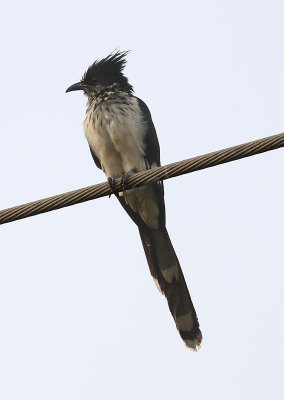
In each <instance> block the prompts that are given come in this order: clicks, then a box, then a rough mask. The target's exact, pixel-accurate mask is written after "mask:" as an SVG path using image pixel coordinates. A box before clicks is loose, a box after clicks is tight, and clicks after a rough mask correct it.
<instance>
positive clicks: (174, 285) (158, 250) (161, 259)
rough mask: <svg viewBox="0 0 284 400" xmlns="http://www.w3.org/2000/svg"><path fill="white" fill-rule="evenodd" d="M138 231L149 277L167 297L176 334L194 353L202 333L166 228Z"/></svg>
mask: <svg viewBox="0 0 284 400" xmlns="http://www.w3.org/2000/svg"><path fill="white" fill-rule="evenodd" d="M139 232H140V236H141V240H142V243H143V247H144V251H145V254H146V258H147V261H148V265H149V268H150V272H151V275H152V277H153V278H154V281H155V283H156V285H157V286H158V288H159V290H160V291H161V292H162V293H163V294H164V295H165V296H166V298H167V301H168V305H169V309H170V311H171V313H172V316H173V318H174V320H175V323H176V327H177V329H178V331H179V334H180V336H181V338H182V339H183V340H184V342H185V344H186V346H187V347H189V348H191V349H192V350H197V349H198V348H199V346H200V343H201V340H202V333H201V331H200V329H199V323H198V319H197V315H196V312H195V309H194V306H193V304H192V301H191V298H190V295H189V292H188V288H187V286H186V282H185V279H184V276H183V273H182V270H181V267H180V264H179V261H178V258H177V256H176V253H175V251H174V248H173V245H172V243H171V240H170V237H169V235H168V232H167V229H166V228H162V229H159V230H151V231H147V232H145V231H144V230H143V231H142V230H141V229H140V230H139Z"/></svg>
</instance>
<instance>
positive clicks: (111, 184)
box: [107, 176, 115, 198]
mask: <svg viewBox="0 0 284 400" xmlns="http://www.w3.org/2000/svg"><path fill="white" fill-rule="evenodd" d="M107 181H108V185H109V187H110V189H111V191H112V193H111V194H110V195H109V196H108V197H109V198H110V196H111V195H112V194H115V193H114V188H115V178H114V177H113V176H110V177H109V178H107Z"/></svg>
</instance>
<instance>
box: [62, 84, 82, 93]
mask: <svg viewBox="0 0 284 400" xmlns="http://www.w3.org/2000/svg"><path fill="white" fill-rule="evenodd" d="M74 90H83V85H82V82H77V83H74V85H71V86H69V88H68V89H67V90H66V92H65V93H68V92H73V91H74Z"/></svg>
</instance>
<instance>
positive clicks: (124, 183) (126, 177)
mask: <svg viewBox="0 0 284 400" xmlns="http://www.w3.org/2000/svg"><path fill="white" fill-rule="evenodd" d="M134 174H135V171H133V170H130V171H128V172H127V173H126V174H123V175H122V177H121V183H122V191H123V193H124V192H125V191H126V188H127V182H128V180H129V178H130V177H131V176H132V175H134Z"/></svg>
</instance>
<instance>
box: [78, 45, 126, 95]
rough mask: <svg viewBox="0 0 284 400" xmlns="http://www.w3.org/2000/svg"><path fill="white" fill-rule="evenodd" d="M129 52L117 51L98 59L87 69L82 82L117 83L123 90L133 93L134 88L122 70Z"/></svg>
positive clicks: (90, 83)
mask: <svg viewBox="0 0 284 400" xmlns="http://www.w3.org/2000/svg"><path fill="white" fill-rule="evenodd" d="M128 53H129V51H116V52H114V53H111V54H109V55H108V56H107V57H105V58H103V59H101V60H96V61H95V62H94V63H93V64H92V65H90V67H89V68H88V69H87V71H86V72H85V74H84V75H83V77H82V79H81V82H82V83H84V84H85V85H88V86H96V85H97V84H98V83H100V84H103V85H106V86H108V85H112V84H114V83H117V84H119V86H120V87H121V89H122V90H125V91H127V92H129V93H132V91H133V88H132V86H131V85H130V84H129V83H128V79H127V78H126V77H125V76H124V75H123V72H122V71H123V69H124V67H125V64H126V59H125V57H126V56H127V54H128Z"/></svg>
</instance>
